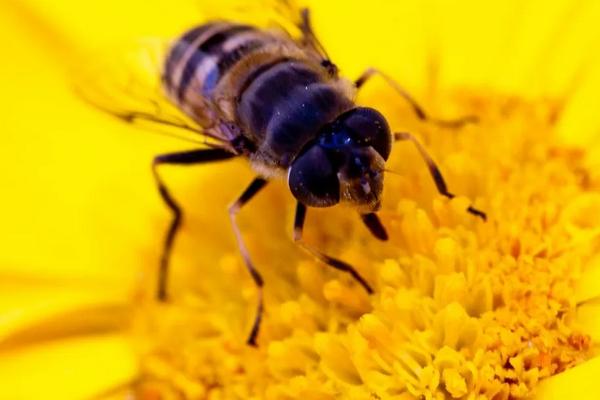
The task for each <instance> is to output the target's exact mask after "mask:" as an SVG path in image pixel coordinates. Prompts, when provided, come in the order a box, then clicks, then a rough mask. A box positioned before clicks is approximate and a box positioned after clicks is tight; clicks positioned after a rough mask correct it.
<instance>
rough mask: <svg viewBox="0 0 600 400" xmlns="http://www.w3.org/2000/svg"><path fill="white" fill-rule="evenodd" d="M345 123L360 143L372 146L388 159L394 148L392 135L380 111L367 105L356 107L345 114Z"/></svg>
mask: <svg viewBox="0 0 600 400" xmlns="http://www.w3.org/2000/svg"><path fill="white" fill-rule="evenodd" d="M343 124H344V126H346V128H347V129H348V130H349V131H350V132H351V135H352V137H353V138H354V140H356V142H357V143H358V144H360V145H362V146H372V147H373V148H374V149H375V150H377V152H378V153H379V154H380V155H381V157H383V159H384V160H387V158H388V157H389V155H390V151H391V149H392V137H391V134H390V127H389V125H388V123H387V121H386V120H385V117H384V116H383V115H382V114H381V113H380V112H379V111H377V110H374V109H372V108H366V107H358V108H354V109H352V110H350V111H348V113H347V114H346V115H345V117H344V119H343Z"/></svg>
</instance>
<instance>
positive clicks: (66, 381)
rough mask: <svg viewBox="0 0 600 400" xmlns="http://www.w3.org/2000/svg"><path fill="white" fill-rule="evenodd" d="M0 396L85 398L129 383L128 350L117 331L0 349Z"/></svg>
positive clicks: (132, 372) (132, 367)
mask: <svg viewBox="0 0 600 400" xmlns="http://www.w3.org/2000/svg"><path fill="white" fill-rule="evenodd" d="M0 354H1V356H0V388H2V389H1V396H2V398H4V399H62V400H68V399H77V400H80V399H85V398H91V397H93V396H96V395H98V394H101V393H105V392H107V391H110V390H111V389H113V388H116V387H119V386H122V385H125V384H127V383H129V382H131V381H133V380H134V379H135V377H136V374H137V363H136V359H135V357H134V353H133V351H132V350H131V347H130V345H129V343H128V341H127V340H126V339H124V337H123V336H121V335H98V336H89V337H81V338H76V339H75V338H69V339H67V340H61V341H55V342H50V343H45V344H40V345H35V346H28V347H25V348H19V349H17V350H12V351H5V352H2V353H0Z"/></svg>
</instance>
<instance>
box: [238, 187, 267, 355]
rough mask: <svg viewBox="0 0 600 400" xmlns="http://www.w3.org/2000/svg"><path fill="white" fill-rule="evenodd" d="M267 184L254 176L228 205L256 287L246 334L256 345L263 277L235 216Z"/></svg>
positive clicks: (260, 317) (261, 305)
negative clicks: (257, 268)
mask: <svg viewBox="0 0 600 400" xmlns="http://www.w3.org/2000/svg"><path fill="white" fill-rule="evenodd" d="M266 184H267V180H266V179H263V178H260V177H257V178H254V180H253V181H252V183H250V185H249V186H248V187H247V188H246V190H244V192H243V193H242V194H241V195H240V197H239V198H238V199H237V200H236V201H235V202H234V203H233V204H231V205H230V206H229V218H231V226H232V227H233V233H235V239H236V241H237V244H238V247H239V249H240V253H241V254H242V258H243V259H244V263H245V264H246V267H247V268H248V271H249V272H250V275H251V276H252V279H253V280H254V283H255V284H256V286H257V287H258V307H257V310H256V317H255V318H254V323H253V324H252V330H251V331H250V335H249V336H248V340H247V341H246V343H248V344H249V345H251V346H256V336H258V330H259V328H260V321H261V319H262V313H263V292H262V287H263V278H262V276H261V275H260V273H259V272H258V271H257V270H256V268H255V267H254V264H253V263H252V260H251V259H250V253H249V252H248V249H247V248H246V245H245V244H244V239H243V238H242V233H241V232H240V228H239V227H238V225H237V222H236V220H235V217H236V215H237V213H238V212H239V211H240V209H241V208H242V207H243V206H244V205H245V204H246V203H247V202H248V201H250V200H251V199H252V198H253V197H254V196H255V195H256V194H257V193H258V192H259V191H260V190H261V189H262V188H263V187H265V185H266Z"/></svg>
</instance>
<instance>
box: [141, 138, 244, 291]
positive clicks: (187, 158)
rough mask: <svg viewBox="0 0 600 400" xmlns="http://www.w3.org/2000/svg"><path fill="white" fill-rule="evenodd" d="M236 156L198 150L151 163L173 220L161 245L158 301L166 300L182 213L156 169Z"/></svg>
mask: <svg viewBox="0 0 600 400" xmlns="http://www.w3.org/2000/svg"><path fill="white" fill-rule="evenodd" d="M235 156H236V155H235V154H233V153H231V152H229V151H228V150H225V149H200V150H191V151H185V152H180V153H170V154H163V155H160V156H157V157H156V158H155V159H154V161H153V162H152V173H153V175H154V180H155V181H156V185H157V186H158V192H159V194H160V197H161V198H162V199H163V201H164V202H165V204H166V205H167V207H169V209H170V210H171V212H172V214H173V219H172V220H171V224H170V225H169V230H168V231H167V234H166V236H165V241H164V245H163V251H162V255H161V258H160V268H159V271H158V288H157V292H156V297H157V298H158V300H160V301H166V300H167V283H168V282H167V280H168V271H169V258H170V255H171V250H172V249H173V242H174V240H175V235H176V234H177V231H178V230H179V227H180V225H181V219H182V211H181V207H180V206H179V204H178V203H177V202H176V201H175V199H174V198H173V195H171V193H170V192H169V189H168V188H167V186H166V185H165V183H164V181H163V180H162V178H161V176H160V174H159V173H158V167H159V166H160V165H165V164H167V165H194V164H204V163H209V162H215V161H223V160H228V159H230V158H233V157H235Z"/></svg>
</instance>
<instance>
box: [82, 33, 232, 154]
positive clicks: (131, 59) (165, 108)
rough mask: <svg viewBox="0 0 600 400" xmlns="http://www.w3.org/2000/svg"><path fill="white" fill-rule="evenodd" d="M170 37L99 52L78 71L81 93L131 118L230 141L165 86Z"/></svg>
mask: <svg viewBox="0 0 600 400" xmlns="http://www.w3.org/2000/svg"><path fill="white" fill-rule="evenodd" d="M171 43H172V42H171V41H170V40H163V39H141V40H138V41H136V42H135V43H129V44H126V45H121V46H117V47H111V48H110V49H106V50H102V51H96V52H93V54H91V55H90V56H89V57H88V60H92V61H91V62H90V63H89V65H87V66H85V67H83V68H80V67H77V68H75V69H74V71H73V76H74V80H75V90H76V92H77V94H78V95H79V96H80V97H81V98H82V99H83V100H85V101H86V102H87V103H89V104H91V105H92V106H94V107H96V108H98V109H100V110H102V111H104V112H107V113H109V114H111V115H113V116H115V117H117V118H119V119H121V120H123V121H125V122H128V123H131V124H133V125H136V126H140V127H144V128H146V129H152V130H153V131H155V132H157V133H161V134H164V135H167V136H173V137H176V138H179V139H182V140H186V141H191V142H194V143H198V144H203V145H206V146H209V147H228V141H227V139H226V138H224V137H220V136H218V134H215V133H211V134H208V133H207V132H206V131H205V130H203V128H202V127H201V126H200V125H198V124H197V123H196V122H195V121H193V120H192V119H191V118H189V117H188V116H187V115H185V114H184V113H183V112H182V111H181V110H180V109H179V108H178V107H177V106H176V105H175V104H173V103H172V102H171V101H170V100H169V98H168V97H167V95H166V94H165V92H164V89H163V86H162V69H163V63H164V60H165V57H166V54H167V52H168V51H169V49H170V46H171Z"/></svg>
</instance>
